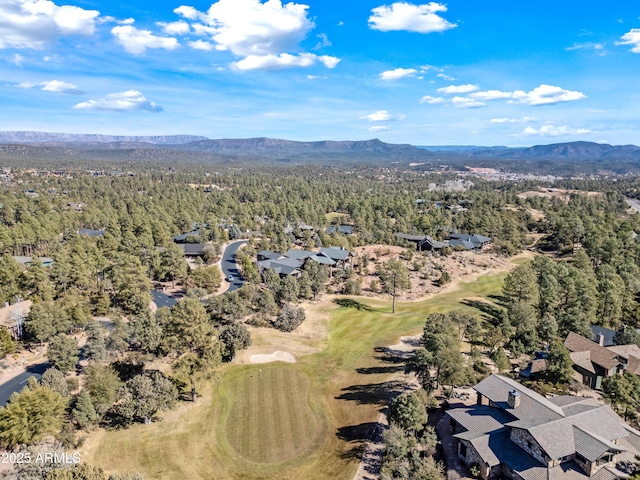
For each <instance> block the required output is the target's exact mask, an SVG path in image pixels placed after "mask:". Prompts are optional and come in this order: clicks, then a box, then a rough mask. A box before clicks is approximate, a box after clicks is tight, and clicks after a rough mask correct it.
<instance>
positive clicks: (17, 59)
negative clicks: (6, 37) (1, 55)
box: [11, 53, 25, 67]
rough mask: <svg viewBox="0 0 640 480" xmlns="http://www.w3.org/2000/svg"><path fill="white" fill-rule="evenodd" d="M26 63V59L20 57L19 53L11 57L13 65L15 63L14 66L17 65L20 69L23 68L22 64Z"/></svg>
mask: <svg viewBox="0 0 640 480" xmlns="http://www.w3.org/2000/svg"><path fill="white" fill-rule="evenodd" d="M24 61H25V58H24V57H23V56H22V55H20V54H19V53H14V54H13V55H12V56H11V63H13V64H14V65H16V66H18V67H21V66H22V64H23V63H24Z"/></svg>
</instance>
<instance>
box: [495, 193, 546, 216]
mask: <svg viewBox="0 0 640 480" xmlns="http://www.w3.org/2000/svg"><path fill="white" fill-rule="evenodd" d="M523 195H524V194H523ZM503 210H508V211H510V212H523V213H528V214H529V215H531V218H532V219H533V220H535V221H540V220H544V219H545V218H547V215H546V214H545V213H544V212H543V211H542V210H536V209H535V208H524V207H515V206H513V205H508V206H506V207H503Z"/></svg>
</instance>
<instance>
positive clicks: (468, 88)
mask: <svg viewBox="0 0 640 480" xmlns="http://www.w3.org/2000/svg"><path fill="white" fill-rule="evenodd" d="M477 90H480V87H478V86H477V85H470V84H469V85H449V86H448V87H443V88H439V89H438V92H440V93H449V94H452V93H471V92H475V91H477Z"/></svg>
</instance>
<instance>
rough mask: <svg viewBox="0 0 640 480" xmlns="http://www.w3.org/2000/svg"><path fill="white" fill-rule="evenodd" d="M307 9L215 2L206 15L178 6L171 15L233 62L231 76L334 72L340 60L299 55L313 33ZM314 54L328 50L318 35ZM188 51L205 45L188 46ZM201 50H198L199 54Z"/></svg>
mask: <svg viewBox="0 0 640 480" xmlns="http://www.w3.org/2000/svg"><path fill="white" fill-rule="evenodd" d="M308 9H309V7H308V6H307V5H302V4H298V3H294V2H289V3H287V4H284V5H283V4H282V1H281V0H267V1H265V2H264V3H262V1H261V0H218V1H217V2H215V3H213V4H212V5H211V6H210V7H209V9H208V10H207V11H206V12H201V11H199V10H197V9H195V8H194V7H191V6H188V5H182V6H180V7H178V8H176V9H174V12H175V13H176V14H178V15H180V16H181V17H182V18H183V19H185V20H187V21H189V22H191V24H190V25H189V26H190V29H191V31H192V32H193V33H194V34H195V35H197V36H200V37H203V38H205V39H206V40H207V43H208V44H211V45H213V47H214V48H215V49H216V50H220V51H229V52H231V53H233V54H234V55H236V56H237V57H243V58H241V59H240V60H238V61H236V62H234V63H233V64H232V67H233V68H234V69H236V70H261V69H265V70H274V69H282V68H291V67H309V66H312V65H314V64H317V63H321V64H323V65H324V66H325V67H327V68H334V67H335V66H336V65H337V64H338V62H339V61H340V59H338V58H336V57H331V56H328V55H322V56H320V55H313V54H310V53H307V52H301V51H300V46H299V45H300V42H302V40H304V39H305V38H306V37H307V35H308V34H309V32H310V31H311V30H313V29H314V28H315V23H314V22H313V21H312V20H311V19H310V18H309V17H308V16H307V13H308V12H307V10H308ZM318 37H319V38H320V39H321V41H320V42H319V43H318V44H317V45H316V47H315V48H316V49H320V48H324V47H328V46H330V45H331V42H329V39H328V38H327V36H326V35H324V34H319V35H318ZM189 45H190V46H191V47H193V48H198V47H203V46H204V45H205V44H203V43H197V42H190V43H189ZM200 49H203V48H200Z"/></svg>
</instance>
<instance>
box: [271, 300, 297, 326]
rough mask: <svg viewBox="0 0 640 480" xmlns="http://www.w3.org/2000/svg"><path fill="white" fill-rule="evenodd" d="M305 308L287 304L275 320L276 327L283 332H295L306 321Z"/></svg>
mask: <svg viewBox="0 0 640 480" xmlns="http://www.w3.org/2000/svg"><path fill="white" fill-rule="evenodd" d="M304 319H305V313H304V309H302V308H296V307H294V306H292V305H290V304H286V305H285V306H284V307H282V310H280V313H279V314H278V317H277V318H276V320H275V321H274V322H273V326H274V328H276V329H278V330H281V331H283V332H293V331H294V330H295V329H296V328H298V327H299V326H300V325H301V324H302V322H304Z"/></svg>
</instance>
